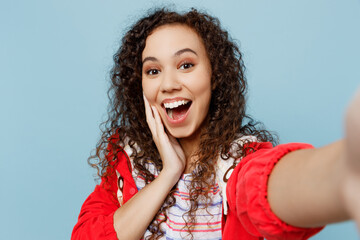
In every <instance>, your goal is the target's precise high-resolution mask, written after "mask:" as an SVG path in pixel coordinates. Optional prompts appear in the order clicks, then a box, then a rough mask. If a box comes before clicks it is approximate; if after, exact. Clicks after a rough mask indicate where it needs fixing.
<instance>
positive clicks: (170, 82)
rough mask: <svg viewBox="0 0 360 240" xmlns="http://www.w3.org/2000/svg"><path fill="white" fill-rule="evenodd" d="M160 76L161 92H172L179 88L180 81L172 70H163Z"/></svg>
mask: <svg viewBox="0 0 360 240" xmlns="http://www.w3.org/2000/svg"><path fill="white" fill-rule="evenodd" d="M161 77H162V79H161V85H160V91H161V92H173V91H178V90H181V81H180V80H179V79H178V76H177V74H176V73H175V72H174V71H171V70H168V71H165V72H163V74H162V76H161Z"/></svg>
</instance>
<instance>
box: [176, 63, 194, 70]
mask: <svg viewBox="0 0 360 240" xmlns="http://www.w3.org/2000/svg"><path fill="white" fill-rule="evenodd" d="M193 66H194V64H192V63H183V64H181V66H180V68H179V69H188V68H191V67H193Z"/></svg>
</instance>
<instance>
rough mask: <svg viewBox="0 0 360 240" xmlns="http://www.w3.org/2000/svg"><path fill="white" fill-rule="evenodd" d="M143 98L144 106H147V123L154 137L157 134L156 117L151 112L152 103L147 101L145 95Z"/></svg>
mask: <svg viewBox="0 0 360 240" xmlns="http://www.w3.org/2000/svg"><path fill="white" fill-rule="evenodd" d="M143 97H144V105H145V115H146V122H147V124H148V125H149V128H150V131H151V134H152V135H153V136H154V134H155V133H156V126H155V120H154V115H153V112H152V110H151V107H150V103H149V102H148V100H147V99H146V97H145V95H143Z"/></svg>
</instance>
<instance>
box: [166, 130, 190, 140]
mask: <svg viewBox="0 0 360 240" xmlns="http://www.w3.org/2000/svg"><path fill="white" fill-rule="evenodd" d="M167 132H168V133H170V135H171V136H173V137H174V138H177V139H182V138H192V137H195V133H196V131H195V130H193V129H184V128H176V129H174V128H172V129H167Z"/></svg>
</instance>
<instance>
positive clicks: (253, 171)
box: [228, 143, 322, 240]
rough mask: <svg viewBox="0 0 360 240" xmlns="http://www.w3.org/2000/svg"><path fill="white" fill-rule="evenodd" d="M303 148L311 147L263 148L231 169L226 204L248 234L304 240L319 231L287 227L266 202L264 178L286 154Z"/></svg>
mask: <svg viewBox="0 0 360 240" xmlns="http://www.w3.org/2000/svg"><path fill="white" fill-rule="evenodd" d="M306 148H313V147H312V146H311V145H309V144H303V143H291V144H283V145H279V146H276V147H274V148H268V147H266V148H264V149H260V150H258V151H256V152H255V153H253V154H250V155H248V156H247V157H245V158H244V159H242V160H241V162H240V164H239V165H238V166H237V168H236V169H235V170H234V172H233V175H234V176H232V177H233V179H231V180H232V181H231V182H230V179H229V182H228V185H229V183H230V185H232V186H233V187H232V188H230V190H229V191H228V195H229V205H230V208H231V207H233V209H234V210H235V211H236V214H237V216H238V218H239V220H240V222H241V223H242V225H243V226H244V228H245V229H246V230H247V231H248V232H249V233H250V234H252V235H254V236H259V237H260V236H262V237H265V238H266V239H268V240H275V239H292V240H297V239H299V240H300V239H307V238H309V237H310V236H312V235H314V234H316V233H317V232H319V231H320V230H321V229H322V228H299V227H294V226H291V225H288V224H287V223H285V222H283V221H282V220H280V219H279V218H278V217H277V216H276V215H275V214H274V213H273V212H272V211H271V209H270V205H269V203H268V201H267V183H268V178H269V175H270V173H271V171H272V169H273V168H274V166H275V164H276V163H277V162H278V161H279V160H280V159H281V158H282V157H283V156H284V155H286V154H287V153H289V152H291V151H295V150H299V149H306ZM228 189H229V188H228ZM234 204H235V206H234ZM231 205H233V206H231Z"/></svg>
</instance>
